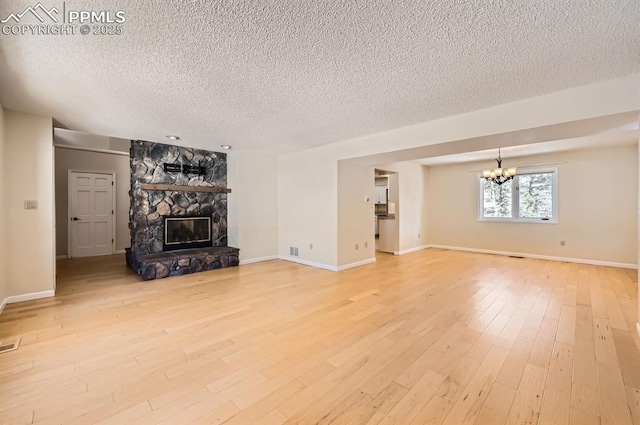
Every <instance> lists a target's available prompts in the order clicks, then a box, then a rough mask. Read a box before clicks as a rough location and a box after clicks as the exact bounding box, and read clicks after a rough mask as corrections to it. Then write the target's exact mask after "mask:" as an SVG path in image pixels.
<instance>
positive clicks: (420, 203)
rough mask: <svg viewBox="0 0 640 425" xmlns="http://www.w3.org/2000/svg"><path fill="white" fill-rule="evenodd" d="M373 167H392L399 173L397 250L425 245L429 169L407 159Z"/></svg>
mask: <svg viewBox="0 0 640 425" xmlns="http://www.w3.org/2000/svg"><path fill="white" fill-rule="evenodd" d="M376 168H381V169H383V170H388V171H395V172H396V173H397V175H398V194H397V205H396V219H397V220H399V221H398V249H399V251H400V252H401V253H402V252H404V251H410V250H413V249H417V248H420V247H424V246H425V245H427V240H428V236H427V221H426V216H427V199H426V193H427V183H428V177H429V174H428V170H426V167H423V166H422V165H421V164H418V163H417V162H409V161H405V162H394V163H391V164H383V165H380V166H377V167H376ZM391 192H392V191H391V190H390V193H391ZM394 196H396V195H394Z"/></svg>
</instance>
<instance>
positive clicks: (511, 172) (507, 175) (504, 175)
mask: <svg viewBox="0 0 640 425" xmlns="http://www.w3.org/2000/svg"><path fill="white" fill-rule="evenodd" d="M496 161H497V162H498V168H493V169H490V170H482V177H484V178H485V179H487V180H490V181H492V182H494V183H495V184H497V185H501V184H502V183H505V182H508V181H509V180H511V179H513V177H514V176H515V175H516V167H510V168H502V156H500V149H499V148H498V157H497V158H496Z"/></svg>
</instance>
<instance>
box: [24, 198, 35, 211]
mask: <svg viewBox="0 0 640 425" xmlns="http://www.w3.org/2000/svg"><path fill="white" fill-rule="evenodd" d="M24 209H25V210H37V209H38V201H31V200H29V201H24Z"/></svg>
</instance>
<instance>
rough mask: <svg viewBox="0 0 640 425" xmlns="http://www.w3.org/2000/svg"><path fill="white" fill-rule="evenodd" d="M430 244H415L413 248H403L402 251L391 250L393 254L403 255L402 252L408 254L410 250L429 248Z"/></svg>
mask: <svg viewBox="0 0 640 425" xmlns="http://www.w3.org/2000/svg"><path fill="white" fill-rule="evenodd" d="M430 246H431V245H422V246H417V247H415V248H409V249H404V250H402V251H393V255H404V254H410V253H412V252H416V251H422V250H423V249H427V248H429V247H430Z"/></svg>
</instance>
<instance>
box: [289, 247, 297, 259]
mask: <svg viewBox="0 0 640 425" xmlns="http://www.w3.org/2000/svg"><path fill="white" fill-rule="evenodd" d="M289 255H292V256H294V257H297V256H298V248H297V247H295V246H290V247H289Z"/></svg>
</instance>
